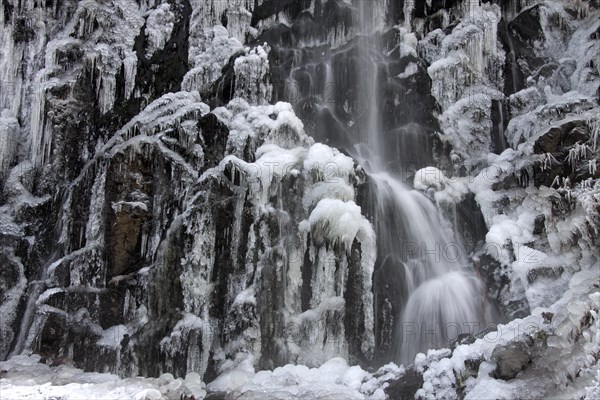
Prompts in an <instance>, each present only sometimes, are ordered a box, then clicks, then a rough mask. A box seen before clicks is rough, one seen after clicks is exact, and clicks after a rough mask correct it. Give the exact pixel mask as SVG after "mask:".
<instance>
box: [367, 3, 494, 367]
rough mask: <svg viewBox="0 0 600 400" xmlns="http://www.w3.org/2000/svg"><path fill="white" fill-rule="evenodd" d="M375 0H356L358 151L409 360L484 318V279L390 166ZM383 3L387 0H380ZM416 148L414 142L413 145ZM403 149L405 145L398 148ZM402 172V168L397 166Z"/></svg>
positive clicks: (402, 351) (431, 208)
mask: <svg viewBox="0 0 600 400" xmlns="http://www.w3.org/2000/svg"><path fill="white" fill-rule="evenodd" d="M374 3H377V2H370V1H359V2H358V4H359V6H358V9H359V13H358V14H359V27H360V32H361V38H360V40H359V53H361V54H360V56H359V59H360V64H361V65H360V66H359V71H360V73H359V77H361V78H362V80H361V82H359V83H358V87H359V90H358V93H357V103H360V104H362V107H363V109H362V110H361V111H362V115H364V116H366V118H364V119H363V121H362V122H359V123H358V126H357V130H359V132H360V134H359V140H360V143H358V144H357V145H356V146H355V148H356V154H355V157H356V158H357V159H358V160H359V161H360V162H361V165H364V166H365V168H366V169H367V172H368V173H369V176H370V178H371V179H372V181H373V182H374V184H375V187H376V198H377V204H376V207H375V215H374V219H375V221H374V222H375V226H376V230H377V235H378V240H377V245H378V253H379V257H380V258H381V260H382V263H384V264H385V263H392V264H393V265H394V268H400V269H401V271H400V275H401V276H402V277H403V283H402V286H403V287H397V288H395V290H396V291H397V296H396V299H395V300H396V301H397V302H398V306H399V308H400V309H401V310H402V311H401V314H400V315H399V316H396V318H397V325H396V337H395V344H396V349H395V352H396V354H395V358H396V359H397V360H398V361H400V362H401V363H403V364H408V363H412V362H413V361H414V357H415V355H416V354H417V353H419V352H425V351H426V350H427V349H430V348H439V347H444V346H447V345H448V344H449V342H450V341H451V340H452V339H455V338H456V337H457V336H458V335H459V334H462V333H476V332H478V331H480V330H482V329H483V328H484V326H485V322H486V319H487V318H486V314H487V310H486V306H485V304H486V303H485V287H484V285H483V283H482V282H481V281H480V279H479V278H478V275H477V272H476V271H475V270H474V268H473V266H472V265H470V263H469V261H468V259H467V256H466V252H465V250H464V248H463V245H462V242H461V241H460V239H459V238H458V236H457V235H456V234H455V233H454V231H453V229H452V227H451V225H450V224H449V223H448V222H447V221H445V220H444V219H443V218H442V217H441V215H440V213H439V211H438V209H437V207H436V206H435V205H434V204H433V203H432V202H431V201H430V199H429V198H427V197H426V196H425V195H424V194H422V193H421V192H418V191H416V190H414V189H412V188H411V187H409V186H408V185H406V184H405V183H403V182H402V181H401V179H400V178H399V177H397V176H395V174H394V172H396V174H397V172H399V171H387V170H386V165H388V164H387V163H386V162H387V161H390V160H385V159H384V153H383V151H382V150H383V149H384V146H385V143H384V142H383V135H382V132H383V131H382V120H381V113H380V109H379V104H378V101H377V98H378V93H379V77H378V64H377V59H376V58H375V55H376V54H379V55H381V54H383V51H382V49H380V48H377V46H378V40H377V39H375V40H373V38H372V37H370V35H371V34H373V31H374V29H377V27H378V26H377V23H376V18H377V15H375V13H376V12H377V11H374V10H377V5H376V4H374ZM384 3H385V2H384ZM415 151H419V149H415ZM403 153H406V150H404V151H403ZM397 175H399V174H397Z"/></svg>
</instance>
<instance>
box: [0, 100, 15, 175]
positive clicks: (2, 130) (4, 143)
mask: <svg viewBox="0 0 600 400" xmlns="http://www.w3.org/2000/svg"><path fill="white" fill-rule="evenodd" d="M18 134H19V122H18V121H17V119H16V118H14V116H13V114H12V112H10V111H9V110H8V109H5V110H2V114H1V118H0V173H3V172H4V171H6V170H8V168H9V167H10V166H11V164H12V163H13V161H14V160H15V158H16V150H17V143H18V137H19V136H18Z"/></svg>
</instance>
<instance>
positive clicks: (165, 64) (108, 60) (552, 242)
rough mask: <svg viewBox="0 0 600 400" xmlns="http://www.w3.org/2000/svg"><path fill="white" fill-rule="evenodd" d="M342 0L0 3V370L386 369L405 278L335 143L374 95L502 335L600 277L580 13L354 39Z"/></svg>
mask: <svg viewBox="0 0 600 400" xmlns="http://www.w3.org/2000/svg"><path fill="white" fill-rule="evenodd" d="M354 3H355V4H352V3H350V2H345V1H337V0H329V1H320V0H312V1H308V0H307V1H304V0H285V1H279V0H277V1H275V0H262V1H243V0H229V1H223V0H209V1H199V0H198V1H188V0H183V1H180V0H175V1H168V2H164V3H160V4H156V3H154V2H149V3H146V2H140V3H136V2H134V1H129V0H118V1H117V0H115V1H112V0H110V1H99V2H96V1H91V0H90V1H83V2H73V1H69V0H67V1H46V2H45V3H39V2H31V1H30V2H27V1H23V2H16V1H12V0H6V1H3V2H2V11H3V12H2V13H0V29H1V35H2V40H1V43H2V48H0V74H1V77H0V83H1V85H0V109H1V110H2V116H1V118H0V179H1V181H2V184H3V186H2V191H1V193H0V201H1V203H0V204H1V206H0V221H1V222H2V223H1V227H0V260H2V262H1V268H0V274H1V277H2V278H1V279H0V295H1V296H2V299H3V300H2V304H1V305H0V313H1V314H2V320H1V321H0V334H1V335H2V337H3V338H4V339H3V341H2V342H1V343H0V358H3V359H4V358H7V357H8V356H10V355H15V354H20V353H22V352H35V353H38V354H40V355H42V356H43V357H45V358H48V359H52V358H57V357H67V358H70V359H72V360H73V361H74V363H75V364H76V365H77V366H80V367H82V368H84V369H86V370H95V371H111V372H114V373H117V374H119V375H122V376H130V375H135V374H141V375H145V376H158V375H159V374H161V373H163V372H170V373H172V374H174V375H176V376H184V375H185V374H186V373H189V372H197V373H199V374H200V375H201V376H203V378H204V379H205V380H206V381H209V380H212V379H214V378H215V377H216V376H217V374H218V373H219V372H220V368H221V367H222V366H223V365H224V363H225V362H226V360H230V359H234V358H235V357H236V354H238V353H246V354H250V355H251V356H253V360H254V364H255V366H256V367H257V368H264V369H272V368H274V367H277V366H281V365H284V364H288V363H298V364H304V365H308V366H317V365H320V364H322V363H323V362H325V361H327V360H329V359H331V358H333V357H336V356H342V357H344V358H346V359H348V360H349V361H350V362H351V363H358V364H361V365H363V366H366V365H375V366H379V365H381V364H382V363H383V362H387V361H391V358H392V353H391V352H390V349H391V348H392V347H393V346H394V340H395V338H396V337H397V332H396V330H397V328H396V326H397V321H396V320H395V318H397V313H398V309H399V307H401V306H402V305H399V304H394V301H393V299H394V298H395V297H394V296H396V294H394V293H391V289H390V288H389V286H388V285H387V284H386V283H387V282H388V280H393V279H396V278H397V277H396V276H394V272H393V271H390V269H389V268H388V267H387V266H386V264H385V262H384V260H382V257H381V253H380V251H379V249H378V245H377V237H378V235H379V233H380V232H378V228H377V221H373V215H374V214H373V210H372V208H373V204H374V200H373V196H377V194H376V193H375V192H374V190H373V187H372V184H371V183H372V182H371V179H370V177H369V176H368V174H366V173H365V170H364V169H363V168H362V167H361V166H359V165H358V164H357V162H356V161H355V160H353V159H352V158H351V157H349V156H348V155H347V154H353V149H354V147H353V146H354V144H356V143H357V142H359V141H360V140H359V139H360V138H361V134H362V133H361V132H363V131H364V129H365V125H364V124H365V121H366V119H367V113H368V112H369V107H367V106H365V104H367V103H368V102H376V103H377V104H378V112H379V113H380V116H379V117H380V119H381V121H382V126H381V130H382V135H383V137H384V140H385V143H386V146H385V148H384V149H382V153H381V154H380V157H381V158H382V159H383V160H385V161H386V162H387V163H388V165H389V168H390V170H392V171H394V172H396V173H398V174H399V175H402V176H403V177H404V178H405V179H406V180H407V181H409V182H410V183H413V182H414V184H415V187H416V188H417V189H420V190H423V191H425V192H426V193H427V195H428V196H430V197H431V198H432V200H433V201H434V202H435V203H436V204H437V206H438V207H439V208H440V210H441V211H442V212H443V214H444V215H445V216H446V217H447V220H448V221H452V223H453V224H454V228H455V229H456V230H458V232H459V233H460V236H461V237H462V239H463V241H464V242H465V248H466V250H467V252H469V256H470V259H471V261H472V262H473V263H474V265H475V266H476V268H477V270H478V271H479V274H480V276H481V278H482V279H483V281H485V284H486V286H487V293H485V294H482V297H486V298H487V300H489V301H490V302H491V303H493V304H494V305H495V308H497V309H498V316H496V317H495V319H494V321H495V322H499V321H509V320H512V319H514V318H522V317H525V316H527V315H529V314H530V313H531V312H532V311H533V310H534V309H536V308H538V307H542V308H544V307H550V306H552V305H553V304H555V303H556V302H557V301H559V299H561V297H563V293H565V292H566V291H567V289H568V288H569V285H570V282H572V277H573V276H574V275H576V274H578V273H580V272H581V271H588V272H589V271H591V272H590V274H591V275H590V277H589V279H590V280H591V281H592V282H594V280H596V281H597V279H598V275H597V274H596V275H594V273H593V271H595V270H596V269H600V268H598V257H599V250H598V249H599V246H598V244H599V243H598V228H599V227H600V218H599V216H598V215H599V214H598V211H599V208H600V205H599V202H600V191H599V187H598V178H600V169H599V168H598V167H597V164H598V163H599V161H598V159H599V156H598V155H599V154H600V153H599V146H600V137H599V135H600V122H599V121H600V120H599V110H600V108H599V106H598V104H599V103H598V102H599V98H598V96H599V92H598V91H599V90H600V77H599V73H600V56H599V54H600V44H599V43H600V40H599V39H600V22H599V20H598V16H599V15H600V5H599V4H598V2H597V1H587V2H586V1H579V0H578V1H529V0H527V1H524V0H518V1H517V0H514V1H508V2H496V1H491V2H483V4H480V3H479V1H472V0H463V1H435V0H434V1H409V0H404V1H402V0H400V1H391V0H390V1H385V0H374V1H371V2H369V7H370V18H371V19H370V23H371V25H370V26H371V28H372V29H370V30H369V32H366V33H365V32H360V31H359V29H358V25H357V22H356V21H357V18H358V17H357V13H358V10H359V9H360V2H354ZM361 40H368V41H370V42H371V43H373V46H372V48H373V51H372V54H367V55H365V52H364V51H359V50H358V48H359V46H360V45H361V43H360V41H361ZM364 57H368V59H369V61H370V62H371V63H372V65H373V66H374V67H373V68H372V70H371V72H372V73H373V74H375V79H377V81H378V87H379V89H380V90H379V91H378V92H377V93H374V94H373V98H370V99H364V98H362V99H361V98H360V96H357V95H356V94H357V93H360V91H361V87H360V85H361V81H362V77H361V74H364V73H365V71H363V70H361V68H360V65H361V64H364V60H363V59H361V58H364ZM284 102H285V103H284ZM321 143H325V144H321ZM330 146H331V147H330ZM338 149H339V150H338ZM428 166H429V167H432V166H435V167H436V168H437V169H435V170H434V171H435V172H434V175H435V176H433V177H429V178H431V179H429V178H428V177H427V176H426V175H427V174H426V171H431V170H422V168H424V167H428ZM424 171H425V172H424ZM357 204H358V205H360V207H359V206H358V205H357ZM590 290H591V289H590ZM590 307H592V309H593V307H596V308H597V307H598V305H595V306H594V305H592V306H590ZM586 326H587V325H586ZM482 328H486V327H482ZM487 328H489V327H487ZM446 345H447V343H440V347H444V346H446ZM586 351H587V350H586ZM490 357H491V356H490ZM463 361H464V360H463ZM435 362H438V360H436V361H435ZM596 362H597V353H596ZM579 368H581V366H580V367H579ZM455 386H457V385H455ZM423 395H424V394H423Z"/></svg>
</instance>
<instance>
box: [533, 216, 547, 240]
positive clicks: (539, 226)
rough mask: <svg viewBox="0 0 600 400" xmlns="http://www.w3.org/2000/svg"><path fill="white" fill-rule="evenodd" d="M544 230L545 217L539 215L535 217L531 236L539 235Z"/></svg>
mask: <svg viewBox="0 0 600 400" xmlns="http://www.w3.org/2000/svg"><path fill="white" fill-rule="evenodd" d="M545 228H546V216H545V215H544V214H540V215H538V216H536V217H535V220H534V221H533V234H534V235H541V234H542V233H543V232H544V229H545Z"/></svg>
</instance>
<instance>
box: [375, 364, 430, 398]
mask: <svg viewBox="0 0 600 400" xmlns="http://www.w3.org/2000/svg"><path fill="white" fill-rule="evenodd" d="M422 385H423V375H421V374H420V373H419V372H417V370H416V369H414V368H408V369H407V370H406V373H405V374H404V375H402V376H401V377H400V379H398V380H396V381H394V382H391V383H390V385H389V386H388V387H387V388H385V389H384V390H385V393H386V394H387V395H388V396H389V398H390V399H413V398H414V397H415V393H416V392H417V390H419V388H420V387H421V386H422Z"/></svg>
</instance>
